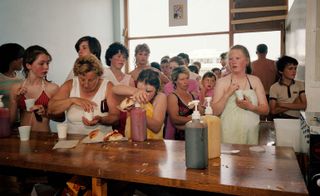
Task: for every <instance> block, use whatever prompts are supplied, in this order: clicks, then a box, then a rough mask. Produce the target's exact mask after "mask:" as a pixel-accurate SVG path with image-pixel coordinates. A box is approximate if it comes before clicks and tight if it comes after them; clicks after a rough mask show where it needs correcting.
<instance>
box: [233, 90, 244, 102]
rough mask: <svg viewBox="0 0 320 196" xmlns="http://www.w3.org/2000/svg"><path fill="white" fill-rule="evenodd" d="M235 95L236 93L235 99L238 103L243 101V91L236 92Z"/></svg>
mask: <svg viewBox="0 0 320 196" xmlns="http://www.w3.org/2000/svg"><path fill="white" fill-rule="evenodd" d="M235 93H236V97H237V98H238V99H239V100H240V101H241V100H243V99H244V97H243V91H242V90H236V91H235Z"/></svg>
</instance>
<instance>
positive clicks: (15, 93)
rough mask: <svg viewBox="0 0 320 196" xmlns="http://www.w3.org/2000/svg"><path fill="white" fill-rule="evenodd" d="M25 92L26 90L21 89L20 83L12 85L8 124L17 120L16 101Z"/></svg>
mask: <svg viewBox="0 0 320 196" xmlns="http://www.w3.org/2000/svg"><path fill="white" fill-rule="evenodd" d="M25 92H26V89H25V88H23V87H21V83H19V84H14V85H13V86H12V87H11V89H10V106H9V111H10V123H11V124H13V123H14V122H15V121H16V118H17V116H16V115H17V111H18V100H19V98H20V96H21V95H22V94H24V93H25Z"/></svg>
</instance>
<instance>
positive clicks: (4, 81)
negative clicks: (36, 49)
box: [0, 43, 24, 108]
mask: <svg viewBox="0 0 320 196" xmlns="http://www.w3.org/2000/svg"><path fill="white" fill-rule="evenodd" d="M23 54H24V48H23V47H22V46H20V45H19V44H16V43H7V44H3V45H1V46H0V95H3V98H2V101H3V103H4V106H5V107H6V108H7V107H9V95H10V89H11V87H12V85H13V84H15V83H18V82H20V81H21V80H23V76H22V75H21V72H19V71H20V70H21V69H22V58H23Z"/></svg>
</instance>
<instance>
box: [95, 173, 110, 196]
mask: <svg viewBox="0 0 320 196" xmlns="http://www.w3.org/2000/svg"><path fill="white" fill-rule="evenodd" d="M92 196H107V183H106V182H105V181H103V180H102V179H101V178H94V177H92Z"/></svg>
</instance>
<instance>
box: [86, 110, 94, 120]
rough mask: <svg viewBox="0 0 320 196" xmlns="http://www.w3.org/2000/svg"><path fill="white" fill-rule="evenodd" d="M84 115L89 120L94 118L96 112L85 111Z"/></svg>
mask: <svg viewBox="0 0 320 196" xmlns="http://www.w3.org/2000/svg"><path fill="white" fill-rule="evenodd" d="M83 116H84V117H85V118H86V119H88V120H89V121H92V120H93V116H94V113H93V112H92V111H90V112H84V113H83Z"/></svg>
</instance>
